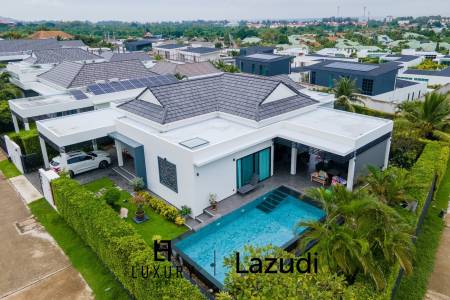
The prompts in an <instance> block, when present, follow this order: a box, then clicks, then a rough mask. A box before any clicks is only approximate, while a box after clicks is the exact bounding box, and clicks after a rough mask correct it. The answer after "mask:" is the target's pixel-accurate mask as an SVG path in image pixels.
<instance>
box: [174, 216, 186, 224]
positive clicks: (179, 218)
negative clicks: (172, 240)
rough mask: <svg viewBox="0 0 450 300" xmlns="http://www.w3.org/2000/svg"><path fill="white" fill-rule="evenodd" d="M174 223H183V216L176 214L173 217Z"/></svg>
mask: <svg viewBox="0 0 450 300" xmlns="http://www.w3.org/2000/svg"><path fill="white" fill-rule="evenodd" d="M175 224H177V225H178V226H181V225H183V224H184V218H183V217H182V216H177V217H176V218H175Z"/></svg>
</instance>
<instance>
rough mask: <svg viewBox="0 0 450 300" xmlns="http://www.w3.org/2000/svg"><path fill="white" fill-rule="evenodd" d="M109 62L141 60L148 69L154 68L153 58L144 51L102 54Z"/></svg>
mask: <svg viewBox="0 0 450 300" xmlns="http://www.w3.org/2000/svg"><path fill="white" fill-rule="evenodd" d="M101 56H103V57H104V58H105V59H106V60H107V61H124V60H139V61H141V62H142V63H143V64H144V65H145V66H146V67H147V68H150V67H153V65H154V63H153V57H151V56H150V55H148V54H147V53H145V52H142V51H134V52H120V53H117V52H111V51H108V52H104V53H102V54H101Z"/></svg>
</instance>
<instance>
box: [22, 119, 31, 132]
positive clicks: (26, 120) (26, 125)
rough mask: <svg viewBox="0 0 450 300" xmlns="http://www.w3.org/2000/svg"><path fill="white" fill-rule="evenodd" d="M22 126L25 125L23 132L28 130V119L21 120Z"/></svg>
mask: <svg viewBox="0 0 450 300" xmlns="http://www.w3.org/2000/svg"><path fill="white" fill-rule="evenodd" d="M23 124H24V125H25V130H27V131H28V130H30V123H28V119H23Z"/></svg>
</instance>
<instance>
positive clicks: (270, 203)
mask: <svg viewBox="0 0 450 300" xmlns="http://www.w3.org/2000/svg"><path fill="white" fill-rule="evenodd" d="M276 192H277V191H274V192H273V193H271V194H270V195H269V196H267V198H266V199H265V200H264V201H263V202H261V203H260V204H259V205H258V206H256V207H257V208H258V209H260V210H262V211H263V212H265V213H267V214H268V213H270V212H271V211H272V210H274V209H275V208H276V207H277V206H278V204H280V202H281V201H283V200H284V199H286V196H287V195H286V194H284V193H276ZM283 194H284V195H283Z"/></svg>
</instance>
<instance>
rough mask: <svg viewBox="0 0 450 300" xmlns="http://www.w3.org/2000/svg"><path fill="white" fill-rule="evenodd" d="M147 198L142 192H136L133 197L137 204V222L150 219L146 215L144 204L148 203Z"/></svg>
mask: <svg viewBox="0 0 450 300" xmlns="http://www.w3.org/2000/svg"><path fill="white" fill-rule="evenodd" d="M146 202H147V201H146V198H145V196H144V195H143V194H142V193H136V195H134V197H133V203H134V204H135V205H136V213H135V217H134V221H135V222H136V223H141V222H144V221H146V220H147V219H148V217H147V216H146V215H145V211H144V204H145V203H146Z"/></svg>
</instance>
